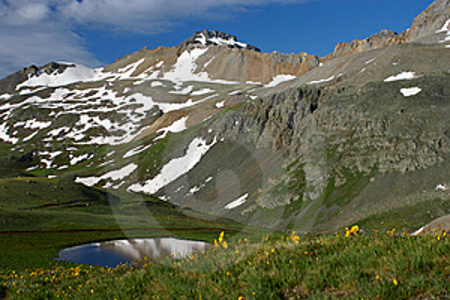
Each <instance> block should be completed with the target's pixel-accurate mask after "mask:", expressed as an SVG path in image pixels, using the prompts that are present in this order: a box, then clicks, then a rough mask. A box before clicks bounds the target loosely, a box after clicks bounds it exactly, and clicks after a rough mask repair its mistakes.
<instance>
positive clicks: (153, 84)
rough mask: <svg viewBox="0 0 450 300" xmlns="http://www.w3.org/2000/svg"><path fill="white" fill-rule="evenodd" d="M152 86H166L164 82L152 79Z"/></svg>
mask: <svg viewBox="0 0 450 300" xmlns="http://www.w3.org/2000/svg"><path fill="white" fill-rule="evenodd" d="M150 86H151V87H152V88H155V87H160V86H164V83H162V82H161V81H152V83H151V84H150Z"/></svg>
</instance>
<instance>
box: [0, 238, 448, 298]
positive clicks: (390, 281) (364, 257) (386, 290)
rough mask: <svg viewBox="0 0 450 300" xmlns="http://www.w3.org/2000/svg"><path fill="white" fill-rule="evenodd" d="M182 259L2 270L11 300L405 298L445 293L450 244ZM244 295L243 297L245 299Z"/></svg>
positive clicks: (265, 250)
mask: <svg viewBox="0 0 450 300" xmlns="http://www.w3.org/2000/svg"><path fill="white" fill-rule="evenodd" d="M228 244H229V247H228V248H227V249H221V248H220V247H219V248H216V249H213V250H212V251H209V252H206V253H204V254H202V253H199V254H193V255H191V257H189V258H187V259H183V260H172V259H168V260H164V261H160V262H157V263H148V262H145V261H144V262H142V263H141V265H140V266H139V267H134V268H130V267H118V268H116V269H105V268H102V267H89V266H78V265H65V266H60V267H54V268H50V269H47V268H37V269H33V270H25V271H13V270H10V271H8V272H3V273H0V280H1V281H2V282H3V283H2V284H0V285H3V290H0V292H3V294H7V299H36V298H38V299H55V298H59V297H64V298H65V297H67V298H69V299H92V298H95V299H305V298H308V299H337V298H345V299H362V298H364V299H377V298H381V299H408V298H414V299H416V298H434V297H442V298H445V297H448V296H449V290H450V270H449V269H448V253H450V243H449V238H448V236H444V235H443V234H439V235H430V236H420V237H412V236H407V235H406V236H403V235H394V236H393V235H390V234H381V235H379V236H378V235H375V234H374V235H364V236H358V237H355V236H353V237H351V238H346V237H344V236H343V235H339V236H335V235H322V236H315V237H303V238H301V240H300V243H298V244H296V243H294V242H292V241H291V240H290V241H286V240H285V239H284V238H279V237H278V238H277V237H268V238H266V239H265V240H264V242H260V241H243V240H240V241H236V240H235V241H228ZM240 297H242V298H240Z"/></svg>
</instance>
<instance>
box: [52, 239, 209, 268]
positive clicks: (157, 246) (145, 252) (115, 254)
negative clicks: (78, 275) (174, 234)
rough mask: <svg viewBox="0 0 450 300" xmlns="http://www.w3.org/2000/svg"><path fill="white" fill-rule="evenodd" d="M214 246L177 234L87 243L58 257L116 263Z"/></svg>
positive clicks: (77, 260)
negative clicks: (176, 235)
mask: <svg viewBox="0 0 450 300" xmlns="http://www.w3.org/2000/svg"><path fill="white" fill-rule="evenodd" d="M209 248H211V245H210V244H206V243H204V242H195V241H187V240H179V239H175V238H155V239H131V240H117V241H109V242H103V243H95V244H87V245H81V246H76V247H72V248H67V249H64V250H62V251H60V252H59V257H58V258H57V259H58V260H63V261H68V262H73V263H76V264H84V265H98V266H103V267H107V266H108V267H112V268H114V267H116V266H118V265H121V264H133V263H135V262H136V261H139V260H143V259H146V258H148V259H149V260H151V261H158V260H160V259H163V258H166V257H173V256H175V257H177V258H181V257H185V256H186V255H189V254H190V253H193V252H196V251H197V252H201V251H204V250H208V249H209Z"/></svg>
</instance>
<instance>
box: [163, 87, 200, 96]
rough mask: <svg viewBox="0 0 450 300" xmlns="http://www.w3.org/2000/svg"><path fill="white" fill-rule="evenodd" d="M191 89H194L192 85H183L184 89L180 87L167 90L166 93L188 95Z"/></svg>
mask: <svg viewBox="0 0 450 300" xmlns="http://www.w3.org/2000/svg"><path fill="white" fill-rule="evenodd" d="M193 90H194V86H193V85H189V86H187V87H185V88H184V89H182V90H181V91H169V92H168V93H169V94H173V95H189V94H190V93H191V92H192V91H193Z"/></svg>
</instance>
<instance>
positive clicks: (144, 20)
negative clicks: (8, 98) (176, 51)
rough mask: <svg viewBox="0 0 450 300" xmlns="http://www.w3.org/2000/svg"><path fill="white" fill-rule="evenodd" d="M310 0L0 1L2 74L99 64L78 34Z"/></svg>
mask: <svg viewBox="0 0 450 300" xmlns="http://www.w3.org/2000/svg"><path fill="white" fill-rule="evenodd" d="M306 1H307V0H248V1H245V4H243V3H242V1H237V0H224V1H213V0H194V1H185V0H152V1H147V0H108V1H104V0H58V1H57V0H35V1H31V0H4V1H1V2H0V32H1V34H0V77H3V76H5V75H7V74H9V73H11V72H13V71H16V70H17V69H20V68H22V67H24V66H26V65H30V64H44V63H47V62H49V61H51V60H70V61H73V62H77V63H82V64H87V65H98V64H99V62H98V61H97V59H96V58H95V57H94V55H93V54H92V53H90V52H89V51H88V50H87V48H86V46H85V40H84V39H83V37H82V36H80V35H78V34H77V32H83V30H90V29H93V28H95V29H97V30H101V31H112V32H130V31H132V32H138V33H141V34H157V33H163V32H168V31H170V30H172V29H173V28H174V26H175V25H178V24H180V23H182V22H183V21H184V20H186V19H191V18H196V19H208V18H215V17H223V16H230V15H233V13H235V12H237V11H242V10H248V9H252V8H254V7H257V6H261V5H268V4H290V3H301V2H306Z"/></svg>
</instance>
